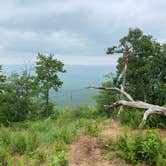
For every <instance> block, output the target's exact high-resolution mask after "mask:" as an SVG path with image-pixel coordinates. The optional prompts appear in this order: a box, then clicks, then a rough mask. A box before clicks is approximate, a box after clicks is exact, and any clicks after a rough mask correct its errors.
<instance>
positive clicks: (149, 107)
mask: <svg viewBox="0 0 166 166" xmlns="http://www.w3.org/2000/svg"><path fill="white" fill-rule="evenodd" d="M88 88H95V89H100V90H116V91H118V92H120V93H121V94H123V95H124V96H126V98H127V99H128V100H129V101H126V100H119V101H117V102H115V103H113V104H110V105H104V107H105V108H107V109H109V108H114V107H119V106H127V107H132V108H138V109H145V110H146V111H145V113H144V116H143V119H142V122H141V124H140V127H142V126H143V125H144V124H145V123H146V120H147V118H148V117H149V115H151V114H162V115H165V116H166V108H165V107H161V106H158V105H153V104H149V103H146V102H143V101H134V100H133V98H132V97H131V96H130V95H129V94H128V93H127V92H125V91H124V90H121V89H119V88H116V87H111V88H109V87H88Z"/></svg>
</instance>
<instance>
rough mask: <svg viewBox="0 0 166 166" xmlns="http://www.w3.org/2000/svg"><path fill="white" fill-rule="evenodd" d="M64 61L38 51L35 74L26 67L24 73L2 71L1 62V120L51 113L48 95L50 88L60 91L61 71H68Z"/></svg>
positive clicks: (7, 121) (13, 120)
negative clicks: (4, 73)
mask: <svg viewBox="0 0 166 166" xmlns="http://www.w3.org/2000/svg"><path fill="white" fill-rule="evenodd" d="M63 67H64V64H63V63H62V62H61V61H58V60H57V59H54V58H53V55H51V54H50V55H48V56H46V55H43V54H40V53H39V54H38V55H37V61H36V65H35V74H33V75H31V73H30V71H28V70H24V71H23V73H22V74H21V75H20V74H17V73H12V74H11V75H10V76H8V77H7V76H5V75H3V72H2V66H0V123H1V124H5V125H10V123H11V122H19V121H24V120H27V119H29V120H34V119H38V118H42V117H48V116H49V115H51V114H52V112H53V106H54V104H53V103H51V101H50V99H49V92H50V90H51V89H53V90H54V91H58V89H59V88H60V87H61V85H62V84H63V82H62V81H61V80H60V79H59V77H58V72H65V70H64V68H63Z"/></svg>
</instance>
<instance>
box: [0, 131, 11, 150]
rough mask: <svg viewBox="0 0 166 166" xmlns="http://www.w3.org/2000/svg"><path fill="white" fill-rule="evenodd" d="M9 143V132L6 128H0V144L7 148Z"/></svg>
mask: <svg viewBox="0 0 166 166" xmlns="http://www.w3.org/2000/svg"><path fill="white" fill-rule="evenodd" d="M10 142H11V137H10V132H9V130H8V129H7V128H1V131H0V144H2V145H3V146H5V147H7V146H8V145H9V144H10Z"/></svg>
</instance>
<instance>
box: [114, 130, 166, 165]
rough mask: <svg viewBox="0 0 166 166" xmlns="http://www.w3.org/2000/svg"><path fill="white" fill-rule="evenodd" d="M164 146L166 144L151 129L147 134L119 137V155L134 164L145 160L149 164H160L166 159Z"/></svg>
mask: <svg viewBox="0 0 166 166" xmlns="http://www.w3.org/2000/svg"><path fill="white" fill-rule="evenodd" d="M163 146H165V144H164V143H163V141H162V140H161V138H160V136H159V135H158V134H157V133H156V132H154V131H149V132H147V133H146V134H145V135H143V134H141V133H136V134H135V135H132V136H127V135H125V136H121V137H120V138H119V139H118V142H117V155H118V156H120V157H122V158H123V159H125V160H126V161H128V162H129V163H133V164H136V163H137V162H138V161H144V162H145V163H148V164H155V165H160V164H159V163H161V162H162V163H163V162H164V161H165V160H166V158H165V155H163V154H164V149H163Z"/></svg>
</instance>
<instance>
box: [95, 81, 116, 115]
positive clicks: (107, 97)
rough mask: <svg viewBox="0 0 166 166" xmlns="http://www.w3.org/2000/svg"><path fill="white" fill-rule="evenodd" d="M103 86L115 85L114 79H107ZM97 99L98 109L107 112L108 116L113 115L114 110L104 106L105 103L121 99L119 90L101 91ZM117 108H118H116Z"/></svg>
mask: <svg viewBox="0 0 166 166" xmlns="http://www.w3.org/2000/svg"><path fill="white" fill-rule="evenodd" d="M102 86H103V87H112V86H114V83H113V80H111V81H107V82H105V83H103V84H102ZM94 98H95V100H96V102H97V109H98V110H99V111H100V112H101V113H104V114H106V115H107V116H108V117H110V116H113V114H114V111H113V110H111V111H110V110H108V109H105V108H104V105H108V104H110V103H113V102H115V101H117V100H118V99H119V94H117V92H109V91H100V92H99V94H98V95H96V96H95V97H94ZM115 110H116V109H115Z"/></svg>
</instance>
